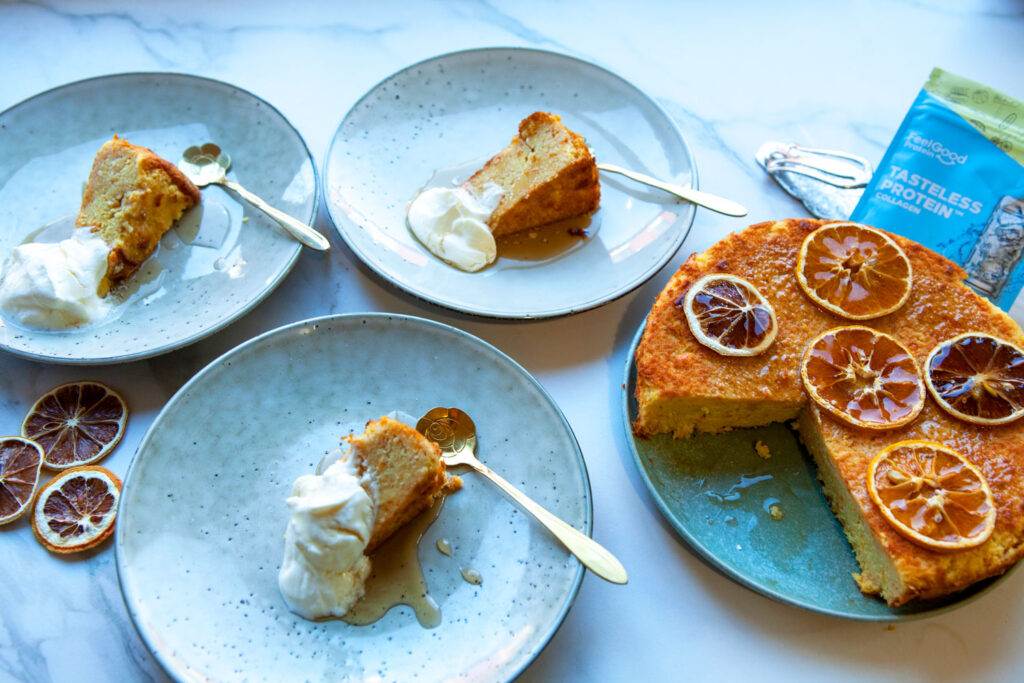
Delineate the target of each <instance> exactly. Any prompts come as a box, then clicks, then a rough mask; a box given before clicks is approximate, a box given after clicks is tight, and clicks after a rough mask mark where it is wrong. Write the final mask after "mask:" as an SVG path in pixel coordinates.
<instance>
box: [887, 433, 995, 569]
mask: <svg viewBox="0 0 1024 683" xmlns="http://www.w3.org/2000/svg"><path fill="white" fill-rule="evenodd" d="M868 492H869V493H870V494H871V499H872V500H873V501H875V505H877V506H878V509H879V510H880V511H881V512H882V514H883V515H884V516H885V518H886V519H887V520H889V523H890V524H892V526H893V527H894V528H895V529H896V531H898V532H899V533H900V534H902V535H903V536H905V537H906V538H908V539H910V540H911V541H913V542H914V543H917V544H918V545H922V546H924V547H926V548H931V549H932V550H943V551H950V550H963V549H965V548H973V547H974V546H977V545H980V544H982V543H984V542H985V541H986V540H987V539H988V537H989V536H990V535H992V529H994V528H995V520H996V507H995V503H994V501H993V500H992V492H991V491H990V490H989V488H988V484H987V483H986V482H985V477H984V476H982V474H981V472H979V471H978V469H977V468H976V467H974V466H973V465H972V464H971V463H970V462H968V461H967V459H965V458H964V457H963V456H962V455H960V454H959V453H957V452H956V451H954V450H953V449H951V448H947V447H945V446H943V445H942V444H938V443H933V442H930V441H901V442H899V443H895V444H893V445H891V446H889V447H887V448H886V449H884V450H883V451H882V452H881V453H879V454H878V455H877V456H875V458H874V459H873V460H872V461H871V464H870V465H869V466H868Z"/></svg>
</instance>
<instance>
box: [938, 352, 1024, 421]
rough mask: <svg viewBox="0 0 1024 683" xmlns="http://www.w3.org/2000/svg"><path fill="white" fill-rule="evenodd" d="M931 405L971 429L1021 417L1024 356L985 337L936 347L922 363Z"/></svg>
mask: <svg viewBox="0 0 1024 683" xmlns="http://www.w3.org/2000/svg"><path fill="white" fill-rule="evenodd" d="M925 380H926V381H927V383H928V391H929V392H931V395H932V397H933V398H934V399H935V402H936V403H938V404H939V405H940V406H942V408H944V409H945V410H946V411H947V412H949V413H950V414H951V415H953V416H955V417H958V418H960V419H961V420H967V421H968V422H974V423H976V424H1003V423H1004V422H1010V421H1012V420H1016V419H1017V418H1019V417H1020V416H1021V415H1024V351H1021V350H1020V349H1019V348H1017V347H1016V346H1014V345H1013V344H1010V343H1009V342H1005V341H1002V340H1001V339H996V338H995V337H992V336H990V335H987V334H980V333H976V332H974V333H968V334H962V335H960V336H959V337H955V338H954V339H950V340H949V341H946V342H943V343H941V344H939V345H938V346H936V347H935V348H934V349H933V350H932V352H931V353H930V354H928V360H927V361H926V362H925Z"/></svg>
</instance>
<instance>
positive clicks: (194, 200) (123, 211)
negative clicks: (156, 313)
mask: <svg viewBox="0 0 1024 683" xmlns="http://www.w3.org/2000/svg"><path fill="white" fill-rule="evenodd" d="M201 199H202V195H201V194H200V192H199V188H197V187H196V186H195V185H194V184H193V183H192V181H190V180H189V179H188V178H186V177H185V174H183V173H182V172H181V171H180V170H178V168H177V167H176V166H175V165H174V164H172V163H170V162H169V161H167V160H166V159H163V158H161V157H159V156H157V155H156V154H155V153H154V152H153V150H151V149H147V148H145V147H140V146H138V145H133V144H131V143H130V142H128V141H126V140H122V139H121V138H119V137H117V136H116V135H115V136H114V138H113V139H112V140H110V141H109V142H106V143H104V145H103V146H102V147H100V150H99V152H97V154H96V158H95V159H94V160H93V164H92V171H91V172H90V173H89V180H88V182H87V183H86V185H85V192H84V194H83V195H82V206H81V209H79V212H78V218H77V219H76V220H75V225H76V226H77V227H88V228H89V229H90V230H91V231H92V232H93V233H95V234H97V235H99V236H100V237H102V238H103V240H104V241H105V242H106V243H107V244H108V245H109V246H110V253H109V255H108V256H107V274H106V281H105V283H104V284H103V286H102V288H103V290H104V292H105V291H106V289H107V288H108V287H109V286H110V285H113V284H116V283H117V282H119V281H121V280H125V279H127V278H129V277H131V275H132V274H133V273H134V272H135V271H136V270H138V268H139V266H141V265H142V263H143V262H144V261H145V260H146V259H147V258H149V257H150V256H151V255H152V254H153V252H154V251H155V250H156V248H157V245H158V244H159V243H160V238H161V237H162V236H163V234H164V233H165V232H167V231H168V230H169V229H170V227H171V225H173V223H174V221H176V220H178V219H179V218H180V217H181V215H182V213H184V212H185V210H186V209H188V208H190V207H192V206H194V205H196V204H198V203H199V202H200V201H201Z"/></svg>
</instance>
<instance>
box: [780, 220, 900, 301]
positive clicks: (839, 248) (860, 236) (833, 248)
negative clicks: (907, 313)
mask: <svg viewBox="0 0 1024 683" xmlns="http://www.w3.org/2000/svg"><path fill="white" fill-rule="evenodd" d="M796 279H797V282H798V283H799V284H800V288H801V289H803V290H804V293H806V294H807V296H809V297H810V298H811V300H812V301H814V302H815V303H816V304H818V305H819V306H821V307H823V308H825V309H827V310H829V311H832V312H833V313H835V314H836V315H841V316H843V317H844V318H849V319H851V320H868V319H870V318H877V317H879V316H882V315H886V314H887V313H892V312H893V311H895V310H896V309H898V308H899V307H900V306H902V305H903V303H904V302H905V301H906V300H907V297H908V296H909V295H910V285H911V283H912V281H913V272H912V270H911V268H910V261H908V260H907V255H906V254H904V253H903V250H902V249H900V247H899V245H898V244H896V242H894V241H893V240H892V239H891V238H889V237H888V236H886V235H884V234H882V233H881V232H879V231H878V230H874V229H873V228H869V227H867V226H865V225H860V224H859V223H829V224H828V225H823V226H822V227H820V228H818V229H817V230H815V231H814V232H812V233H811V234H810V235H808V236H807V239H805V240H804V243H803V245H801V247H800V256H799V258H798V259H797V264H796Z"/></svg>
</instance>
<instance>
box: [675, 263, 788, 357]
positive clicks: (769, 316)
mask: <svg viewBox="0 0 1024 683" xmlns="http://www.w3.org/2000/svg"><path fill="white" fill-rule="evenodd" d="M676 306H677V307H680V308H682V309H683V313H685V314H686V322H687V323H688V324H689V326H690V331H691V332H692V333H693V336H694V337H696V338H697V341H699V342H700V343H701V344H703V345H704V346H707V347H709V348H711V349H713V350H714V351H717V352H718V353H720V354H722V355H723V356H755V355H757V354H759V353H761V352H762V351H764V350H765V349H767V348H768V347H769V346H771V344H772V342H773V341H775V335H776V334H778V331H779V324H778V321H776V319H775V310H774V309H773V308H772V307H771V304H769V303H768V301H767V300H766V299H765V298H764V297H763V296H762V295H761V293H760V292H759V291H757V288H756V287H755V286H754V285H752V284H750V283H749V282H747V281H746V280H744V279H743V278H739V277H736V276H735V275H725V274H715V275H705V276H704V277H702V278H700V279H698V280H697V281H696V282H694V283H693V284H692V285H690V289H689V290H688V291H687V292H686V296H684V297H681V299H680V300H677V301H676Z"/></svg>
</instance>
